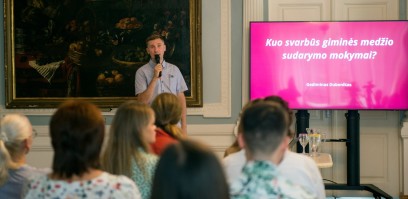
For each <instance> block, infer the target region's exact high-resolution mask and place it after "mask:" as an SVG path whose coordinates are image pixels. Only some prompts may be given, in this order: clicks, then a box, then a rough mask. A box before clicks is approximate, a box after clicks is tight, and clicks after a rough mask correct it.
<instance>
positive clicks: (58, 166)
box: [50, 100, 105, 178]
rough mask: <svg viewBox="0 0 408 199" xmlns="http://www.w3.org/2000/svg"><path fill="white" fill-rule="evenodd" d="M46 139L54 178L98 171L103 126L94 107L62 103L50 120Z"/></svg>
mask: <svg viewBox="0 0 408 199" xmlns="http://www.w3.org/2000/svg"><path fill="white" fill-rule="evenodd" d="M50 135H51V143H52V147H53V148H54V159H53V164H52V169H53V174H54V175H55V176H57V177H59V178H71V177H73V176H82V175H83V174H84V173H86V172H88V171H89V170H90V169H98V168H99V167H100V161H99V155H100V151H101V147H102V143H103V139H104V135H105V122H104V119H103V117H102V114H101V111H100V110H99V108H98V107H96V106H95V105H94V104H91V103H89V102H86V101H82V100H68V101H65V102H63V103H62V104H61V105H60V106H59V107H58V109H57V111H56V112H55V113H54V114H53V116H52V117H51V122H50Z"/></svg>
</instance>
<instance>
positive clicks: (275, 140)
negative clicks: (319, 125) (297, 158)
mask: <svg viewBox="0 0 408 199" xmlns="http://www.w3.org/2000/svg"><path fill="white" fill-rule="evenodd" d="M287 124H288V121H287V115H286V113H285V111H284V110H283V109H282V108H281V107H279V106H276V105H274V104H272V103H270V102H267V101H261V102H257V103H256V104H253V105H251V106H249V107H248V108H246V109H245V110H244V112H243V114H242V118H241V125H242V133H241V135H240V137H239V139H241V141H242V142H244V147H245V149H246V150H247V152H248V153H249V154H250V155H251V157H250V158H252V159H260V158H263V157H271V156H272V155H274V154H275V152H277V151H279V152H280V153H281V152H282V151H284V150H286V148H287V144H288V143H285V142H284V140H285V141H287V139H285V137H287V136H286V135H287V128H288V125H287Z"/></svg>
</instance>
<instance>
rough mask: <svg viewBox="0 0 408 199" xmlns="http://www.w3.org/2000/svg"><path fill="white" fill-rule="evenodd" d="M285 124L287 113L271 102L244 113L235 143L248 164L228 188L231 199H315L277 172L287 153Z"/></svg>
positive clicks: (286, 126) (250, 107)
mask: <svg viewBox="0 0 408 199" xmlns="http://www.w3.org/2000/svg"><path fill="white" fill-rule="evenodd" d="M288 122H289V121H288V115H287V113H286V111H284V110H283V109H282V108H281V107H277V106H276V105H274V104H272V103H270V102H258V103H256V104H253V105H251V106H249V107H248V108H246V109H245V110H244V112H243V114H242V119H241V123H240V125H242V127H241V129H242V133H240V134H239V135H238V139H239V142H240V143H241V145H242V146H244V149H245V152H246V157H247V160H248V162H247V163H246V164H245V166H244V168H243V169H242V174H241V176H240V178H239V179H238V180H237V181H235V182H233V184H232V185H231V196H232V198H316V196H315V195H314V194H313V193H310V192H308V191H306V190H305V189H304V188H303V187H302V186H300V185H296V184H294V183H293V182H291V181H289V180H288V179H286V178H285V177H284V176H282V175H281V174H280V173H279V171H278V169H277V166H276V165H277V164H278V163H279V162H280V161H281V160H282V159H283V156H284V154H285V152H286V151H287V150H288V143H289V138H288V136H287V131H288Z"/></svg>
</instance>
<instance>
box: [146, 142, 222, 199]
mask: <svg viewBox="0 0 408 199" xmlns="http://www.w3.org/2000/svg"><path fill="white" fill-rule="evenodd" d="M193 198H194V199H207V198H217V199H228V198H229V193H228V186H227V182H226V179H225V175H224V171H223V168H222V166H221V163H220V162H219V159H218V158H217V157H216V155H215V154H214V153H213V152H212V151H211V149H210V148H208V147H207V146H204V145H202V144H201V143H198V142H196V141H192V140H182V141H180V142H178V143H176V144H172V145H170V146H169V147H167V148H166V149H165V151H164V152H163V154H162V155H161V157H160V160H159V162H158V165H157V169H156V173H155V175H154V179H153V187H152V196H151V199H193Z"/></svg>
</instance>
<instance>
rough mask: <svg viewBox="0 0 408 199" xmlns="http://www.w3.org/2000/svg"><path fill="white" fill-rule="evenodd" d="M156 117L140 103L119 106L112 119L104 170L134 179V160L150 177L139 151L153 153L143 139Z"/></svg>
mask: <svg viewBox="0 0 408 199" xmlns="http://www.w3.org/2000/svg"><path fill="white" fill-rule="evenodd" d="M152 117H154V112H153V110H152V109H151V108H150V107H149V106H148V105H145V104H142V103H140V102H137V101H127V102H125V103H123V104H122V105H121V106H119V108H118V110H117V111H116V114H115V116H114V118H113V121H112V125H111V128H110V132H109V138H108V142H107V146H106V149H105V152H104V154H103V156H102V167H103V169H105V170H106V171H108V172H110V173H112V174H116V175H126V176H128V177H131V176H132V168H131V167H132V159H134V160H135V162H136V165H137V166H138V167H139V168H140V170H141V171H142V172H143V175H144V176H145V177H147V168H145V165H144V159H143V156H142V155H141V154H140V151H139V150H140V149H142V150H144V151H145V152H149V151H150V146H149V143H147V142H146V141H145V140H144V139H143V131H145V129H146V127H147V126H148V125H149V122H150V120H152V119H153V118H152Z"/></svg>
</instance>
